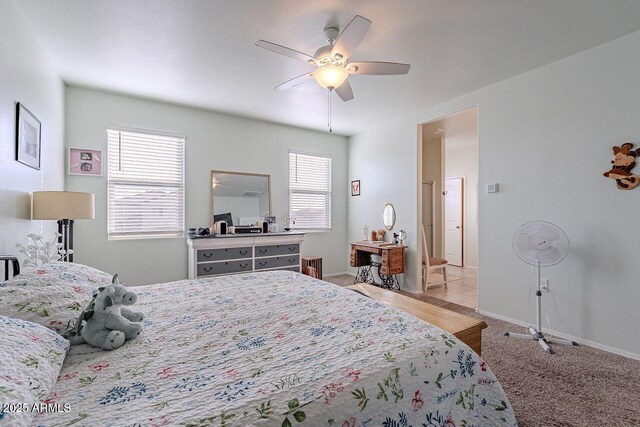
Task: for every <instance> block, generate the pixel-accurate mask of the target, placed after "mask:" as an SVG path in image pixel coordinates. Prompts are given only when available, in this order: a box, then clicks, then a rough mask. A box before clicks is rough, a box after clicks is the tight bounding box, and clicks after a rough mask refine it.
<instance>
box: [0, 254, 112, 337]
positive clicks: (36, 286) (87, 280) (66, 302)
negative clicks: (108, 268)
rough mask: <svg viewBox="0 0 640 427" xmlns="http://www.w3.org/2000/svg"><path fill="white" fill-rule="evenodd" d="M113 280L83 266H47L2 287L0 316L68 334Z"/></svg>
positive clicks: (9, 281) (67, 264)
mask: <svg viewBox="0 0 640 427" xmlns="http://www.w3.org/2000/svg"><path fill="white" fill-rule="evenodd" d="M111 279H112V277H111V275H110V274H107V273H105V272H102V271H100V270H96V269H95V268H92V267H88V266H86V265H82V264H75V263H69V262H52V263H49V264H45V265H44V266H42V267H38V268H37V269H29V270H26V271H25V272H24V273H21V274H19V275H18V276H15V277H14V278H12V279H11V280H8V281H6V282H4V283H2V284H0V313H1V314H2V315H5V316H9V317H14V318H16V319H22V320H28V321H30V322H34V323H38V324H40V325H43V326H46V327H47V328H49V329H52V330H54V331H56V332H58V333H60V334H62V335H67V333H68V332H70V331H71V330H73V328H74V327H75V322H76V319H77V317H78V315H79V314H80V313H81V312H82V311H83V310H84V309H85V308H86V307H87V305H89V303H90V302H91V298H92V296H93V292H94V291H95V290H96V289H97V288H99V287H100V286H106V285H108V284H110V283H111Z"/></svg>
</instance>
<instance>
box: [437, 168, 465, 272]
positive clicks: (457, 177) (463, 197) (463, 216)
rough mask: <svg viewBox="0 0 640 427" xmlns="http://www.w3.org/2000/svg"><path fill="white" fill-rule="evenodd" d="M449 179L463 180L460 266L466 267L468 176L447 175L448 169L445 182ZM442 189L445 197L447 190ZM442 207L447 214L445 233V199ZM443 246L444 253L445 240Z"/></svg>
mask: <svg viewBox="0 0 640 427" xmlns="http://www.w3.org/2000/svg"><path fill="white" fill-rule="evenodd" d="M448 179H461V180H462V212H461V215H462V216H461V218H460V222H461V223H462V224H461V225H460V227H462V231H461V233H462V248H461V251H462V265H461V266H460V267H464V266H465V262H464V261H465V259H464V257H465V253H464V241H465V238H464V232H465V229H466V224H465V215H464V214H465V209H466V199H467V177H466V176H465V175H459V176H446V170H445V178H444V181H445V183H446V182H447V180H448ZM442 191H443V194H442V197H443V198H444V196H445V194H444V191H445V190H442ZM442 209H443V210H444V211H445V214H444V215H442V231H443V234H444V232H445V216H446V205H445V203H444V201H443V203H442ZM442 248H443V253H444V241H443V242H442Z"/></svg>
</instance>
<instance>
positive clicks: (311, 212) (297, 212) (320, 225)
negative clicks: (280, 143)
mask: <svg viewBox="0 0 640 427" xmlns="http://www.w3.org/2000/svg"><path fill="white" fill-rule="evenodd" d="M289 215H290V216H291V218H293V220H295V224H293V223H292V224H291V228H292V229H298V230H331V158H330V157H324V156H319V155H313V154H303V153H296V152H289Z"/></svg>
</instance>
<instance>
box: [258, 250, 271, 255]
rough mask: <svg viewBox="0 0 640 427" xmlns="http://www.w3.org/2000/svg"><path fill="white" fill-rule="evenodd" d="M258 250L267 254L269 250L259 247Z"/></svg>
mask: <svg viewBox="0 0 640 427" xmlns="http://www.w3.org/2000/svg"><path fill="white" fill-rule="evenodd" d="M258 252H260V253H261V254H266V253H267V252H269V251H268V250H267V249H258Z"/></svg>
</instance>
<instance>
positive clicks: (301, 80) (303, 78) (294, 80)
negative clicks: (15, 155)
mask: <svg viewBox="0 0 640 427" xmlns="http://www.w3.org/2000/svg"><path fill="white" fill-rule="evenodd" d="M311 78H312V75H311V73H306V74H303V75H301V76H298V77H294V78H292V79H291V80H287V81H286V82H284V83H282V84H281V85H278V86H276V87H275V89H276V90H287V89H291V88H292V87H294V86H298V85H301V84H302V83H305V82H307V81H309V79H311Z"/></svg>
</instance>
